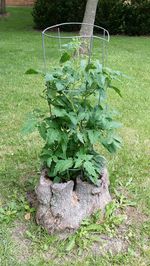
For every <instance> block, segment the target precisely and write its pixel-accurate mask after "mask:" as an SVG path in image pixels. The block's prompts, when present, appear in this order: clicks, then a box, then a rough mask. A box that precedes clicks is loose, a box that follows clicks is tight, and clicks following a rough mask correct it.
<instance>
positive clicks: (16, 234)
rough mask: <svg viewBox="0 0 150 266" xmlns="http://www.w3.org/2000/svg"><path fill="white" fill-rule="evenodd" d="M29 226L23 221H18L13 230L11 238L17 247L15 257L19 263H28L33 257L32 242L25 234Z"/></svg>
mask: <svg viewBox="0 0 150 266" xmlns="http://www.w3.org/2000/svg"><path fill="white" fill-rule="evenodd" d="M26 230H27V225H26V224H24V223H23V222H21V221H16V222H15V223H14V227H13V228H12V230H11V238H12V241H13V243H14V246H15V250H16V252H15V254H14V256H15V257H16V259H17V260H18V262H20V263H22V262H26V261H27V260H28V259H29V258H30V257H31V254H32V253H31V251H30V247H31V241H30V240H29V239H26V238H25V236H24V235H25V232H26Z"/></svg>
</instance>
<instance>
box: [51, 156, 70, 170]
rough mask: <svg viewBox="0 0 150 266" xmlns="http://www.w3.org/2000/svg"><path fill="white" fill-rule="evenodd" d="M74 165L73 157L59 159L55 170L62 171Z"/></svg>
mask: <svg viewBox="0 0 150 266" xmlns="http://www.w3.org/2000/svg"><path fill="white" fill-rule="evenodd" d="M72 166H73V159H72V158H69V159H66V160H59V161H58V162H57V163H56V166H55V172H56V173H61V172H64V171H65V170H68V169H69V168H70V167H72Z"/></svg>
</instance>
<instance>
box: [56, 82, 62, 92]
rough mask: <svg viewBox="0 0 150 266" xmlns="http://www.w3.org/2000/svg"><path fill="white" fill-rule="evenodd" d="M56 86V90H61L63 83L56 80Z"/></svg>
mask: <svg viewBox="0 0 150 266" xmlns="http://www.w3.org/2000/svg"><path fill="white" fill-rule="evenodd" d="M56 88H57V90H58V91H62V90H63V89H64V85H63V84H62V83H61V82H56Z"/></svg>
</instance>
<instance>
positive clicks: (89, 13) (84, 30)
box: [80, 0, 99, 36]
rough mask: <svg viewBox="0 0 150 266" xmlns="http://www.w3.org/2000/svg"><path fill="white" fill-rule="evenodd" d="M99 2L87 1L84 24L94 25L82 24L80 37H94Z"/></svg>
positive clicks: (95, 0) (96, 0) (94, 0)
mask: <svg viewBox="0 0 150 266" xmlns="http://www.w3.org/2000/svg"><path fill="white" fill-rule="evenodd" d="M98 1H99V0H87V4H86V8H85V13H84V18H83V23H89V24H92V25H91V26H88V25H84V24H82V26H81V29H80V36H92V34H93V26H94V22H95V16H96V9H97V5H98Z"/></svg>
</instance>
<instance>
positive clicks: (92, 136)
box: [87, 130, 100, 145]
mask: <svg viewBox="0 0 150 266" xmlns="http://www.w3.org/2000/svg"><path fill="white" fill-rule="evenodd" d="M87 132H88V137H89V140H90V143H91V144H92V145H93V144H95V143H96V142H97V141H98V140H99V138H100V133H99V132H98V131H94V130H87Z"/></svg>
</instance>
